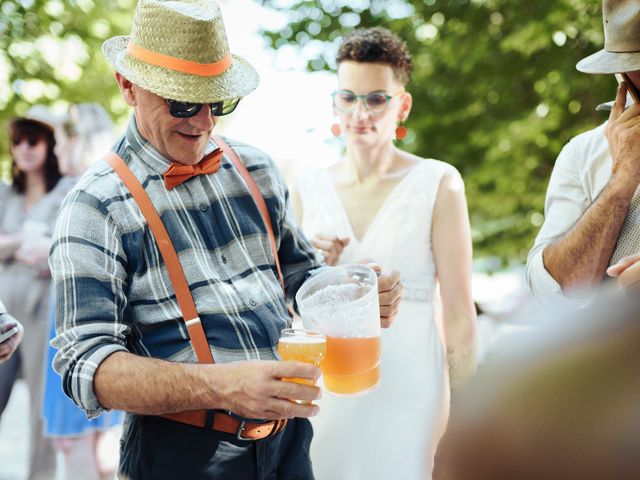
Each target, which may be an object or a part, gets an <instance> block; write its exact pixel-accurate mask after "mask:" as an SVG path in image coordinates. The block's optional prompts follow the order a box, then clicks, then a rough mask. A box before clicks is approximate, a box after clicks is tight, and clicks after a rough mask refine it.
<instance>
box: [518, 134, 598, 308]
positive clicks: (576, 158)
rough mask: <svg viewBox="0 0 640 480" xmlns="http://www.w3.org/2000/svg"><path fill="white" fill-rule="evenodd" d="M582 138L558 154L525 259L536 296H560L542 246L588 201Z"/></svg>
mask: <svg viewBox="0 0 640 480" xmlns="http://www.w3.org/2000/svg"><path fill="white" fill-rule="evenodd" d="M580 142H581V137H576V138H575V139H573V140H572V141H571V142H569V143H568V144H567V145H565V147H564V148H563V149H562V151H561V152H560V155H558V159H557V160H556V164H555V166H554V168H553V172H552V173H551V179H550V180H549V187H548V188H547V196H546V200H545V208H544V211H545V220H544V223H543V224H542V227H541V228H540V231H539V232H538V235H537V237H536V240H535V243H534V246H533V248H532V249H531V251H530V252H529V256H528V258H527V266H526V271H525V273H526V278H527V283H528V284H529V288H530V290H531V293H532V294H533V295H534V296H535V297H538V298H542V297H554V296H556V297H557V296H558V295H562V294H563V292H562V287H561V286H560V284H559V283H558V282H557V281H556V279H555V278H554V277H553V276H552V275H551V274H550V273H549V271H548V270H547V269H546V268H545V265H544V260H543V251H544V249H545V248H546V247H547V246H548V245H549V244H551V243H553V242H554V241H556V240H558V239H559V238H561V237H562V236H563V235H565V234H566V233H567V232H568V231H569V230H570V229H571V228H572V227H573V226H574V225H575V224H576V223H577V222H578V220H580V218H581V217H582V216H583V215H584V213H585V212H586V210H587V209H588V208H589V206H590V204H591V200H590V196H589V190H588V186H587V185H586V184H585V183H584V181H583V178H582V173H581V171H580V165H583V164H584V163H585V162H586V159H585V158H583V157H584V156H585V155H586V152H582V151H581V149H580V148H579V146H580Z"/></svg>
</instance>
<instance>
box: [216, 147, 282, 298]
mask: <svg viewBox="0 0 640 480" xmlns="http://www.w3.org/2000/svg"><path fill="white" fill-rule="evenodd" d="M213 140H214V141H215V142H216V145H218V146H219V147H220V148H222V151H223V152H224V153H225V154H226V155H227V156H228V157H229V159H231V162H232V163H233V165H234V166H235V167H236V169H237V170H238V172H239V173H240V175H242V178H243V179H244V183H246V184H247V187H249V191H250V192H251V196H252V197H253V201H254V202H256V206H257V207H258V210H259V211H260V215H261V216H262V221H263V222H264V226H265V228H266V229H267V234H268V235H269V242H270V243H271V251H272V252H273V258H274V260H275V263H276V268H277V270H278V277H280V285H282V291H284V279H283V277H282V269H281V268H280V259H279V258H278V248H277V247H276V237H275V235H274V234H273V228H271V217H270V216H269V210H268V209H267V204H266V203H265V201H264V197H263V196H262V194H261V193H260V189H259V188H258V185H256V182H255V180H254V179H253V177H252V176H251V174H250V173H249V171H248V170H247V167H245V166H244V163H242V161H240V159H239V158H238V155H237V154H236V152H234V151H233V149H232V148H231V147H229V145H227V143H226V142H225V141H224V140H222V139H221V138H220V137H218V136H214V137H213Z"/></svg>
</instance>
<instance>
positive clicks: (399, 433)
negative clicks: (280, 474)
mask: <svg viewBox="0 0 640 480" xmlns="http://www.w3.org/2000/svg"><path fill="white" fill-rule="evenodd" d="M337 63H338V90H337V91H335V92H334V93H333V109H334V113H335V115H336V116H337V117H338V122H337V123H336V124H335V125H333V127H332V131H333V133H334V135H340V134H342V135H343V136H344V140H345V143H346V151H345V155H344V159H343V161H341V162H339V163H337V164H335V165H334V166H333V167H331V168H329V169H326V170H325V169H321V170H313V171H310V172H308V173H307V174H305V175H303V176H301V177H300V178H299V180H298V181H297V184H296V189H295V191H294V194H293V202H294V208H295V210H296V214H297V216H298V219H299V221H300V222H301V225H302V228H303V230H304V232H305V233H306V235H307V236H308V237H309V238H310V239H311V243H312V244H313V245H314V247H315V248H316V249H317V250H318V253H319V256H321V257H323V258H324V259H325V260H326V262H327V263H328V264H330V265H334V264H337V263H348V262H353V261H356V260H358V259H360V258H371V259H373V260H374V261H376V262H380V263H382V264H384V265H388V266H390V267H392V268H393V269H395V270H397V271H399V272H400V274H401V279H402V282H403V284H404V286H405V290H404V298H403V300H402V305H401V306H400V314H399V320H398V322H396V324H395V325H394V327H393V328H391V329H388V330H385V331H383V332H382V360H381V369H382V381H381V386H380V387H379V388H378V389H377V390H375V391H373V392H371V393H368V394H367V395H365V396H362V397H358V398H336V397H332V396H330V395H326V396H325V397H324V398H323V399H322V400H321V402H320V403H319V404H320V405H321V408H322V411H323V414H322V415H321V416H319V417H317V418H315V419H313V422H312V423H313V425H314V431H315V435H314V441H313V443H312V445H311V457H312V461H313V464H314V471H315V473H316V475H317V476H318V478H319V479H320V480H324V479H327V480H329V479H335V478H349V479H354V480H356V479H389V478H394V477H395V478H402V479H403V480H410V479H425V478H430V475H431V469H432V460H433V453H434V450H435V447H436V445H437V443H438V439H439V438H440V436H441V435H442V433H443V430H444V425H445V424H446V416H447V412H448V405H447V402H448V398H449V385H451V388H453V390H454V391H455V389H456V388H457V387H459V386H460V384H462V383H463V382H464V381H465V380H466V379H467V377H469V376H470V375H471V374H472V373H473V371H474V369H475V352H474V350H475V347H474V345H475V338H474V336H475V320H476V314H475V307H474V304H473V301H472V298H471V235H470V228H469V219H468V214H467V205H466V199H465V194H464V183H463V181H462V178H461V177H460V174H459V173H458V171H457V170H456V169H455V168H454V167H453V166H451V165H449V164H446V163H444V162H441V161H438V160H432V159H423V158H420V157H417V156H415V155H411V154H409V153H407V152H404V151H403V150H401V149H399V148H397V147H396V146H394V143H393V141H394V138H397V139H404V137H405V135H406V127H405V126H404V122H406V121H407V117H408V116H409V112H410V110H411V105H412V97H411V94H410V93H408V92H407V91H406V90H405V86H406V84H407V83H408V81H409V78H410V73H411V69H412V64H411V56H410V54H409V52H408V51H407V48H406V44H405V43H404V42H403V41H402V40H401V39H399V38H398V37H397V36H396V35H394V34H392V33H391V32H389V31H388V30H385V29H382V28H373V29H365V30H357V31H355V32H353V33H352V34H350V35H348V36H347V37H345V38H344V40H343V41H342V44H341V45H340V48H339V51H338V57H337ZM438 284H439V286H440V292H441V296H442V309H443V318H444V337H445V341H444V342H443V340H442V338H441V334H440V332H439V329H438V326H437V322H436V315H435V314H434V295H436V290H437V285H438ZM447 363H448V372H449V380H450V382H447V375H446V370H447ZM372 424H375V428H374V429H373V430H372V427H371V425H372ZM363 432H371V433H370V434H367V435H363Z"/></svg>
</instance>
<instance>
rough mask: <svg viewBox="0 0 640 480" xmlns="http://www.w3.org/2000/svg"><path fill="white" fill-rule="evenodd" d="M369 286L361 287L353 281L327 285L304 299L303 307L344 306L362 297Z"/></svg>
mask: <svg viewBox="0 0 640 480" xmlns="http://www.w3.org/2000/svg"><path fill="white" fill-rule="evenodd" d="M369 289H371V287H365V289H364V291H363V287H362V286H361V285H358V284H355V283H349V284H343V285H327V286H326V287H324V288H321V289H319V290H317V291H316V292H314V293H313V295H310V296H309V297H308V298H307V299H305V308H309V309H312V310H313V309H315V308H326V307H336V306H344V304H346V303H349V302H353V301H354V300H357V299H359V298H361V297H363V296H364V295H365V294H366V292H367V290H369Z"/></svg>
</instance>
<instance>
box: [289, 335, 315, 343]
mask: <svg viewBox="0 0 640 480" xmlns="http://www.w3.org/2000/svg"><path fill="white" fill-rule="evenodd" d="M280 343H306V344H312V343H326V339H325V338H324V337H305V336H302V335H295V336H293V337H280Z"/></svg>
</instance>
